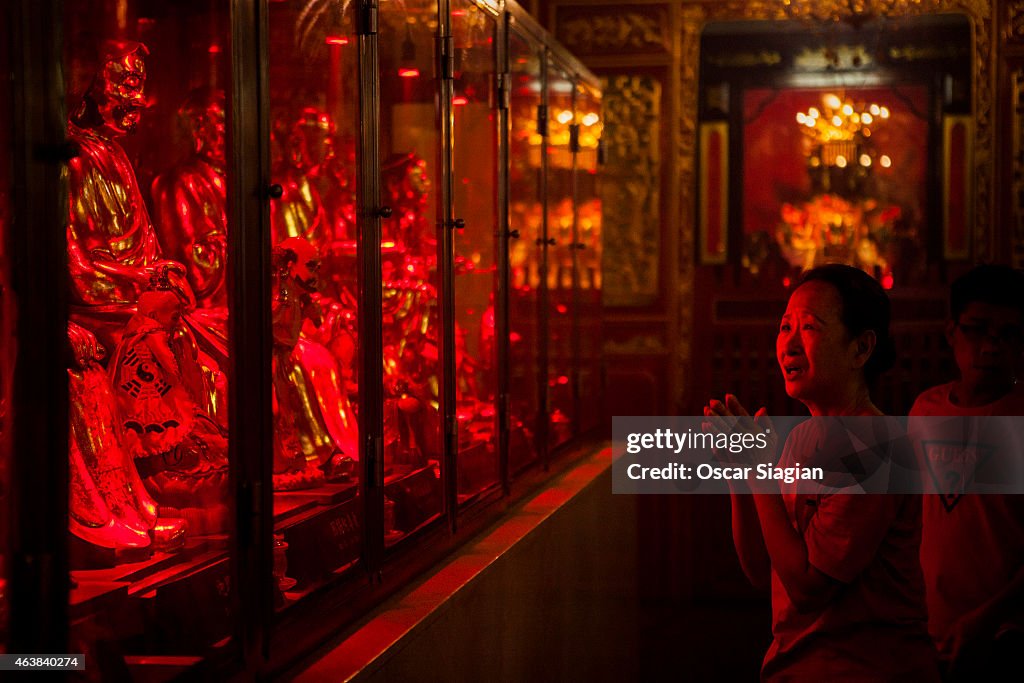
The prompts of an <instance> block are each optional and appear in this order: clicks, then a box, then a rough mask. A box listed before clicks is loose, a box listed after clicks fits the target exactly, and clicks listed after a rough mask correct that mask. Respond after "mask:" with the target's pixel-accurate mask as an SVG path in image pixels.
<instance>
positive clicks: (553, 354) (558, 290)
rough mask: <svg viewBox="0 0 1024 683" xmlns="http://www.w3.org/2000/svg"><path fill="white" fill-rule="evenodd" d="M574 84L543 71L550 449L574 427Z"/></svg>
mask: <svg viewBox="0 0 1024 683" xmlns="http://www.w3.org/2000/svg"><path fill="white" fill-rule="evenodd" d="M575 90H576V85H575V81H574V79H573V76H572V74H571V73H570V72H569V70H568V68H567V67H566V66H563V65H562V63H560V62H559V61H558V60H556V59H555V58H554V57H553V56H551V55H549V56H548V67H547V133H548V135H547V144H546V157H547V158H546V163H547V174H546V175H547V181H546V188H547V196H546V202H547V210H546V214H545V222H544V228H545V230H544V241H545V247H546V249H547V256H546V259H545V261H546V264H547V268H546V274H545V275H546V277H545V278H544V281H545V286H546V290H545V291H544V293H542V300H544V301H545V303H544V308H545V313H546V318H547V333H546V334H544V335H542V337H543V338H544V339H546V340H547V378H546V381H547V392H548V408H547V421H548V425H547V435H548V447H549V448H550V449H556V448H558V447H559V446H561V445H562V444H564V443H566V442H567V441H569V439H570V438H571V437H572V435H573V433H574V431H575V430H576V428H577V424H576V422H577V416H576V397H575V392H574V387H573V363H574V358H575V356H574V351H575V349H574V339H575V333H574V318H575V314H576V310H575V305H574V303H575V297H576V293H575V286H574V285H575V281H576V277H575V263H576V259H575V255H576V249H575V245H576V226H575V223H576V213H575V206H574V205H573V196H574V193H575V187H576V184H575V177H574V176H575V162H576V160H575V153H574V151H573V143H574V142H575V140H574V139H573V138H574V135H575V133H574V131H575V130H576V127H575V120H576V112H575V105H574V100H575Z"/></svg>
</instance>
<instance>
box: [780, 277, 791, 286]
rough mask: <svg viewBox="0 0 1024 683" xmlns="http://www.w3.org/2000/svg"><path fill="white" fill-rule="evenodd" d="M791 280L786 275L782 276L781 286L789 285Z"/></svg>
mask: <svg viewBox="0 0 1024 683" xmlns="http://www.w3.org/2000/svg"><path fill="white" fill-rule="evenodd" d="M792 282H793V281H792V280H790V279H789V278H788V277H784V278H782V286H783V287H789V285H790V284H791V283H792Z"/></svg>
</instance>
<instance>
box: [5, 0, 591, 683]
mask: <svg viewBox="0 0 1024 683" xmlns="http://www.w3.org/2000/svg"><path fill="white" fill-rule="evenodd" d="M16 5H17V7H18V8H19V11H25V12H27V11H28V8H33V7H34V8H36V9H33V10H32V12H35V14H34V15H33V16H36V17H37V18H38V19H39V21H40V22H41V23H42V24H46V25H53V26H56V29H55V31H54V35H55V36H59V35H63V41H62V42H61V43H60V48H59V49H55V50H54V51H53V54H52V55H50V56H46V52H45V50H39V51H38V52H37V53H32V54H38V55H41V56H40V57H39V59H40V60H42V62H43V64H42V66H44V67H45V69H44V71H46V72H47V73H52V74H59V76H55V78H56V80H55V81H54V83H53V84H52V87H51V86H50V85H47V86H46V87H44V86H43V85H35V84H33V85H30V86H28V87H29V88H30V89H32V88H34V89H35V90H34V95H33V96H34V97H35V98H36V99H37V100H38V101H40V102H45V104H46V107H47V109H48V110H50V111H52V112H54V113H59V117H56V120H58V121H59V123H58V124H56V125H55V126H54V127H53V129H52V130H51V129H50V128H46V127H42V128H40V130H41V131H42V132H41V133H40V135H42V136H43V137H44V138H45V139H44V140H43V142H42V143H40V144H39V145H38V149H41V150H43V153H42V154H43V157H44V158H43V159H42V161H40V162H39V163H40V164H42V165H43V166H44V167H45V169H44V170H43V171H39V172H38V173H36V174H34V175H33V174H25V173H24V172H23V170H22V167H24V166H26V165H27V164H30V163H35V162H30V161H28V160H27V159H28V157H27V156H26V155H22V156H23V157H24V158H22V157H19V155H18V153H17V150H16V149H13V148H15V147H18V145H17V144H15V143H16V142H17V138H16V137H15V136H14V135H12V133H13V132H16V131H20V130H21V128H24V127H25V124H26V122H28V121H29V117H30V116H31V115H30V114H29V113H28V112H29V111H30V109H28V108H18V107H13V106H12V107H8V106H7V103H8V102H17V101H18V99H17V94H16V93H13V94H11V95H10V96H8V93H7V92H6V90H5V91H4V92H3V93H2V95H3V96H2V97H0V102H2V103H3V107H2V108H0V155H2V156H0V238H2V239H0V328H2V329H0V332H2V333H3V334H0V342H2V347H0V502H4V503H5V504H6V501H7V498H8V494H9V492H11V491H15V492H19V493H20V492H23V491H24V492H26V493H25V495H23V496H20V498H21V499H23V500H19V501H15V503H12V504H11V506H10V507H11V509H17V510H29V509H34V508H31V506H30V505H29V502H31V501H27V499H28V498H30V495H29V492H32V491H37V490H38V489H39V488H40V484H39V482H44V483H43V484H42V487H43V488H45V489H46V491H45V493H47V494H48V496H50V497H52V496H56V497H57V499H60V500H66V501H67V508H66V511H65V510H64V509H63V508H61V507H60V506H57V507H55V508H54V510H55V512H54V513H53V514H54V519H56V520H58V521H59V523H60V526H61V528H62V529H65V530H66V533H65V536H64V537H62V538H61V539H51V540H52V541H53V543H52V544H51V545H53V547H54V550H53V557H54V560H53V562H52V564H51V565H49V566H48V567H46V568H33V567H32V566H31V565H30V564H26V562H25V561H24V558H25V557H29V556H30V555H31V553H30V552H29V551H27V550H25V548H24V547H23V544H22V545H18V544H15V543H13V542H11V541H10V536H11V534H10V533H8V532H9V531H10V529H8V528H6V527H5V526H4V525H5V524H7V523H8V522H9V521H11V520H14V521H13V522H12V524H15V523H16V526H14V527H12V528H17V529H19V530H20V529H22V528H26V529H27V528H28V527H27V526H26V525H27V524H28V521H27V520H26V519H24V518H23V517H19V516H6V515H5V516H3V517H0V636H4V638H3V640H2V642H0V647H2V646H4V645H5V644H6V643H7V635H8V634H9V632H11V631H14V630H19V632H21V633H25V634H27V635H26V638H25V639H24V641H23V642H33V641H32V639H31V637H30V636H31V635H32V634H36V635H37V636H39V638H38V639H37V642H44V640H45V642H48V643H51V644H54V643H59V647H58V646H57V645H53V647H51V648H50V649H51V651H65V652H82V653H85V655H86V657H87V659H88V661H90V662H97V663H98V665H97V667H96V668H94V669H92V670H91V671H90V673H89V676H91V677H94V678H95V677H99V678H106V677H111V678H126V677H147V678H148V677H164V676H165V675H166V676H167V677H171V676H174V675H178V674H182V673H193V672H194V670H193V667H197V666H199V667H212V668H211V669H204V673H209V672H210V671H228V672H231V671H235V672H237V671H238V670H240V669H243V668H247V667H248V668H249V669H252V668H253V667H258V668H260V669H261V671H262V672H263V673H266V672H275V671H280V670H281V669H282V668H283V667H285V666H287V665H288V664H289V663H292V662H294V661H295V660H296V659H297V658H299V657H301V656H304V655H305V654H308V652H310V651H311V650H312V649H313V648H314V647H316V646H317V645H318V644H320V643H322V642H323V640H324V639H326V638H327V637H328V634H329V633H330V632H331V631H336V630H337V628H338V627H339V625H340V624H342V623H352V622H353V621H354V620H356V619H357V618H359V617H360V616H361V615H362V614H364V613H365V611H366V610H367V609H368V608H369V606H372V605H374V604H377V603H379V602H380V601H381V600H382V599H383V597H384V596H386V595H387V594H388V593H389V592H393V591H394V589H395V587H396V582H398V581H406V580H409V578H410V576H411V574H409V571H412V570H408V569H407V568H408V567H420V568H422V567H424V566H426V565H427V563H428V561H429V559H430V558H435V557H440V553H441V552H443V551H444V548H446V547H448V548H450V547H451V543H450V542H443V543H435V542H434V541H436V540H439V539H440V540H443V539H445V538H449V537H451V536H453V535H454V536H455V537H458V536H459V534H462V533H465V532H464V531H463V530H462V529H461V528H460V527H459V526H458V525H457V524H456V521H457V520H460V519H464V518H465V519H469V518H470V516H469V515H464V514H463V511H464V509H465V508H467V507H469V505H470V504H471V503H473V504H474V508H476V509H479V510H484V511H487V514H489V515H491V516H492V517H493V516H495V515H498V514H500V512H501V511H500V510H499V509H497V508H498V506H492V507H488V506H487V505H486V503H487V502H488V501H490V500H492V499H494V498H498V497H501V496H505V497H506V498H507V497H508V496H510V495H511V496H514V495H517V490H514V489H512V488H511V487H510V486H509V481H510V480H511V479H512V475H513V474H519V473H521V472H523V471H524V470H525V469H526V468H527V467H529V466H530V465H531V464H536V463H539V462H542V461H543V462H546V455H547V454H548V452H549V451H550V450H552V449H553V448H555V447H564V446H566V445H567V444H569V443H571V442H572V438H573V437H574V436H578V435H580V434H581V432H582V429H581V428H583V427H586V426H594V425H596V423H597V422H596V421H597V419H598V412H597V411H598V407H597V406H599V403H596V402H595V401H599V397H598V396H597V395H596V394H597V393H599V390H600V382H599V379H598V378H599V376H600V372H599V366H600V341H599V336H598V331H599V328H600V306H599V302H600V200H599V196H598V185H597V174H598V167H597V163H598V160H597V141H598V139H599V136H600V91H599V89H598V88H596V85H595V84H596V81H595V80H594V78H593V76H592V75H590V74H589V72H587V71H586V70H585V69H584V68H583V67H582V65H580V64H579V63H578V62H576V61H575V60H574V59H573V58H571V57H570V56H568V55H564V54H562V53H561V52H559V54H560V55H561V56H560V57H558V58H557V59H555V58H552V57H551V56H550V55H551V54H552V53H551V46H553V45H554V43H553V41H551V39H550V38H549V37H548V36H547V35H546V34H545V33H544V32H543V31H542V30H541V29H539V28H538V27H537V26H536V25H535V24H533V23H532V22H531V21H530V20H529V19H528V17H527V16H526V15H525V13H523V11H522V10H521V9H520V8H518V6H515V5H514V4H512V3H507V4H506V5H501V4H499V3H492V2H487V1H486V0H454V1H452V2H449V0H443V1H437V0H403V2H392V1H391V0H383V1H382V2H380V3H376V2H346V1H344V0H303V1H302V2H299V1H295V0H254V1H253V2H248V3H229V2H226V1H222V0H183V1H182V2H177V3H171V4H168V3H164V2H158V1H157V0H65V1H64V2H59V1H57V0H52V1H51V0H46V1H45V2H44V3H43V4H42V5H39V4H33V2H32V1H31V0H17V2H16ZM377 10H379V11H377ZM50 11H53V12H55V14H54V15H53V16H52V17H51V16H49V14H48V12H50ZM513 15H515V16H516V17H519V20H518V21H513V20H512V19H511V17H512V16H513ZM14 25H17V22H14V21H11V22H5V24H4V25H3V26H0V48H3V49H2V50H0V66H3V67H4V68H5V69H6V70H8V71H11V72H12V73H14V75H15V78H14V79H13V80H12V81H10V82H9V81H7V80H5V82H4V83H3V84H2V85H0V88H4V89H7V88H11V87H12V86H11V83H15V84H17V83H19V82H25V83H31V82H32V81H31V79H32V78H33V77H34V74H35V71H33V69H32V68H30V67H29V66H27V63H26V61H25V60H23V59H19V60H15V61H14V62H12V63H11V64H8V62H7V61H5V60H7V59H8V58H9V57H10V56H11V55H17V54H18V50H19V49H24V50H25V52H26V54H28V53H29V47H30V45H31V43H30V41H29V38H28V37H26V36H24V35H21V34H18V33H16V32H14V31H13V30H12V29H11V26H14ZM510 27H511V28H510ZM54 42H55V43H56V41H54ZM47 60H49V61H47ZM19 79H20V80H19ZM19 117H20V118H19ZM22 119H24V120H22ZM19 124H20V125H19ZM33 130H35V129H33ZM19 174H20V175H19ZM577 176H579V177H577ZM16 177H21V178H24V180H23V181H22V185H24V191H23V192H21V191H20V190H19V193H21V194H24V195H25V196H24V198H22V197H21V196H20V194H19V196H17V197H15V198H16V199H18V201H14V198H12V196H13V193H11V192H9V188H10V187H11V183H12V179H14V178H16ZM40 178H42V179H43V180H39V179H40ZM44 180H45V182H44ZM19 187H20V186H19ZM54 188H60V189H61V192H65V193H66V194H64V195H61V199H60V201H59V202H54V201H52V198H53V197H54V196H55V195H57V194H59V193H57V192H56V191H55V190H54ZM22 199H24V202H23V201H22ZM36 205H44V206H45V205H52V206H55V207H57V206H59V208H60V210H59V212H56V211H55V212H54V213H53V215H52V216H49V217H46V216H43V217H42V218H40V219H39V220H38V221H37V223H38V225H37V226H36V228H37V229H34V230H32V231H25V232H24V233H20V232H19V233H18V239H17V246H18V247H19V249H21V247H22V243H24V244H25V245H27V247H32V248H25V249H21V250H20V251H18V252H17V253H18V254H19V255H20V254H22V253H24V254H30V255H31V254H36V253H40V254H41V253H43V251H42V248H43V247H47V245H48V248H50V249H51V250H52V251H53V252H54V253H53V254H52V256H54V258H51V259H50V260H49V261H45V262H44V261H40V262H39V263H38V269H43V270H45V269H47V268H49V269H50V270H51V271H53V269H54V268H56V269H57V270H58V271H59V272H54V273H52V278H53V279H52V281H53V282H56V283H59V284H60V287H59V289H60V292H58V293H55V292H54V291H53V288H52V287H51V288H50V289H45V288H36V289H32V288H28V289H24V290H23V289H16V290H15V289H12V281H14V282H15V283H17V282H21V280H17V279H14V280H12V278H13V275H12V273H15V271H14V270H13V268H12V260H13V257H12V256H11V253H12V252H11V245H12V244H14V243H15V242H16V241H15V240H13V239H12V234H13V232H12V231H11V229H10V226H11V225H12V223H13V224H15V225H16V224H17V220H18V218H19V216H20V215H22V214H20V213H19V211H24V212H25V214H24V215H27V216H32V215H33V214H32V213H31V211H29V209H28V208H19V207H23V206H24V207H29V206H36ZM58 257H59V258H58ZM57 263H59V264H60V265H59V266H55V265H53V264H57ZM47 264H50V265H47ZM34 265H35V264H34ZM19 272H20V271H19ZM13 291H17V292H18V294H19V296H17V297H14V296H13V293H12V292H13ZM53 302H56V304H54V303H53ZM65 304H66V307H67V314H66V315H65V314H64V312H63V311H64V306H65ZM40 310H47V311H48V312H49V315H48V317H47V318H46V319H47V320H50V321H51V322H50V327H49V328H47V327H46V326H44V325H42V324H41V323H40V324H38V325H35V326H25V327H19V328H18V332H19V334H18V335H14V334H12V330H13V329H14V328H13V325H14V321H15V320H18V321H19V322H21V321H25V320H26V316H25V314H26V313H27V312H33V311H36V312H38V311H40ZM36 319H38V320H39V321H41V320H42V319H43V318H41V317H39V316H36V318H33V320H36ZM499 321H500V322H499ZM58 326H59V327H58ZM44 329H51V331H52V330H57V329H59V330H60V333H59V334H58V333H50V334H43V333H42V332H41V330H44ZM23 330H29V332H25V334H27V335H28V336H29V338H27V339H22V338H21V335H22V331H23ZM43 342H45V344H44V343H43ZM19 344H20V345H23V346H22V348H23V349H24V348H26V347H28V348H31V349H40V350H43V349H49V348H50V347H58V348H62V349H65V350H66V351H67V352H66V353H64V354H63V355H62V354H61V353H59V352H52V353H51V352H48V355H47V357H48V358H49V359H50V360H52V359H56V358H61V359H62V360H60V361H56V360H52V362H53V363H58V362H59V363H60V365H59V367H58V366H54V367H52V368H49V370H51V372H50V375H52V376H53V378H54V379H53V383H54V384H56V385H57V386H59V387H61V391H63V387H64V385H65V383H66V390H67V399H66V400H65V399H64V398H63V397H62V396H61V395H60V394H59V393H55V394H54V395H56V396H57V399H56V401H55V404H56V405H54V406H51V407H50V408H49V413H50V414H49V416H48V417H49V424H48V429H49V430H50V431H52V432H54V433H55V434H56V435H57V436H58V437H64V436H66V442H65V441H63V440H61V438H57V440H56V443H59V444H60V446H59V449H58V450H57V451H55V452H54V454H53V457H52V459H55V460H58V461H59V462H60V463H66V472H67V476H66V477H64V476H63V470H59V471H58V472H57V473H56V475H54V474H53V467H52V464H48V462H49V461H45V460H39V461H38V463H37V462H36V461H29V460H28V459H27V458H26V459H24V461H23V460H22V459H19V460H18V461H17V462H18V463H19V465H20V467H11V464H12V462H13V459H14V458H15V455H14V454H15V451H16V450H17V449H14V448H13V445H12V434H14V433H25V432H24V431H23V430H20V429H19V430H18V431H17V432H15V426H16V425H14V424H12V422H11V419H10V416H11V415H12V414H19V415H29V414H31V415H35V416H37V417H39V418H40V420H45V419H47V415H46V414H45V413H44V412H43V406H41V405H35V404H33V406H31V410H25V411H22V412H21V413H18V411H16V410H15V408H17V407H18V406H20V405H22V404H21V403H19V401H22V400H25V399H23V398H22V396H24V395H27V394H24V393H19V392H18V391H17V387H18V386H21V385H19V384H17V381H16V379H17V377H18V376H19V375H18V374H17V373H16V372H15V370H16V369H18V370H19V371H21V369H22V365H20V363H22V362H23V361H22V355H21V354H18V355H16V354H15V352H16V351H18V345H19ZM36 355H38V354H36ZM20 376H22V377H24V378H25V379H24V380H23V382H28V375H27V374H25V373H21V375H20ZM12 378H14V379H12ZM577 378H578V379H577ZM12 386H13V387H14V388H13V389H12ZM577 386H578V387H579V388H580V389H583V391H580V390H577V389H575V387H577ZM449 392H450V394H451V396H450V398H449V397H448V393H449ZM65 408H66V411H67V412H66V413H65V412H63V410H64V409H65ZM54 415H57V416H60V419H59V420H57V422H59V423H60V424H53V422H54V420H53V416H54ZM64 415H66V416H67V417H66V418H65V417H64ZM37 422H38V421H37ZM19 424H20V423H19ZM36 426H38V425H36ZM503 435H507V436H503ZM65 444H66V445H65ZM62 467H63V465H62ZM26 468H27V469H26ZM36 470H38V471H36ZM538 471H539V469H538ZM477 503H479V505H477ZM472 518H473V519H476V520H486V519H487V516H486V514H485V515H482V516H474V517H472ZM445 521H447V522H448V524H447V525H446V524H445ZM37 526H38V527H39V528H42V526H41V525H37ZM51 535H52V534H51ZM65 539H66V541H67V543H66V544H65V543H63V542H62V541H63V540H65ZM58 541H61V542H58ZM15 551H16V552H15ZM9 556H10V557H11V558H13V559H12V560H11V561H10V563H9V562H8V557H9ZM16 561H17V562H20V563H21V564H19V565H18V566H19V567H28V569H27V570H25V571H23V572H22V573H26V572H27V575H29V578H30V579H32V580H35V581H36V584H35V585H37V586H38V587H39V590H40V591H41V594H52V595H57V596H59V597H60V599H59V603H60V607H61V610H63V611H61V610H57V611H55V612H54V614H57V615H58V616H56V617H54V618H55V619H56V622H54V621H51V622H49V624H50V625H51V626H52V624H53V623H58V624H64V625H65V626H66V629H67V630H66V637H65V632H64V631H63V630H61V629H59V628H58V629H56V630H55V629H53V628H52V627H50V626H47V622H46V621H45V620H43V619H40V620H38V623H37V622H31V623H30V622H29V621H27V620H26V617H25V616H24V615H26V614H28V612H27V611H26V610H22V611H21V612H17V611H16V610H14V609H11V610H10V620H11V626H10V629H8V628H7V624H6V622H7V619H8V610H7V609H6V605H7V595H8V590H7V585H8V584H7V583H6V579H7V578H8V571H9V567H10V566H13V565H15V564H16V563H17V562H16ZM65 564H66V566H67V570H66V571H65V570H64V569H63V567H64V566H65ZM385 570H388V571H387V573H388V575H389V577H390V578H387V579H383V580H382V577H384V575H385ZM12 576H13V574H12ZM367 577H370V579H369V580H367ZM396 577H398V578H396ZM389 581H390V583H389ZM24 582H25V579H24V577H23V578H22V585H28V584H25V583H24ZM65 591H66V592H65ZM19 615H21V616H19ZM19 619H20V621H19ZM44 632H45V633H47V634H48V635H47V637H46V638H43V634H44ZM12 642H13V641H12Z"/></svg>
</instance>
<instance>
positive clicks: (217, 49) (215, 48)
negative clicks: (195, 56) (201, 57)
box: [208, 43, 220, 55]
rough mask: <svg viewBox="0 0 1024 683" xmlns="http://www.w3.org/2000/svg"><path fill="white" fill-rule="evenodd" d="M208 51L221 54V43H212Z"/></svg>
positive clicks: (212, 53)
mask: <svg viewBox="0 0 1024 683" xmlns="http://www.w3.org/2000/svg"><path fill="white" fill-rule="evenodd" d="M208 52H209V53H210V54H211V55H217V54H220V45H218V44H217V43H213V44H212V45H210V47H209V48H208Z"/></svg>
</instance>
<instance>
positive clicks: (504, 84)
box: [495, 73, 512, 109]
mask: <svg viewBox="0 0 1024 683" xmlns="http://www.w3.org/2000/svg"><path fill="white" fill-rule="evenodd" d="M511 84H512V78H511V77H510V76H509V75H508V74H507V73H506V74H498V75H497V77H496V78H495V89H496V95H497V97H496V100H497V108H498V109H508V108H509V105H510V104H511V102H512V87H511Z"/></svg>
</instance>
